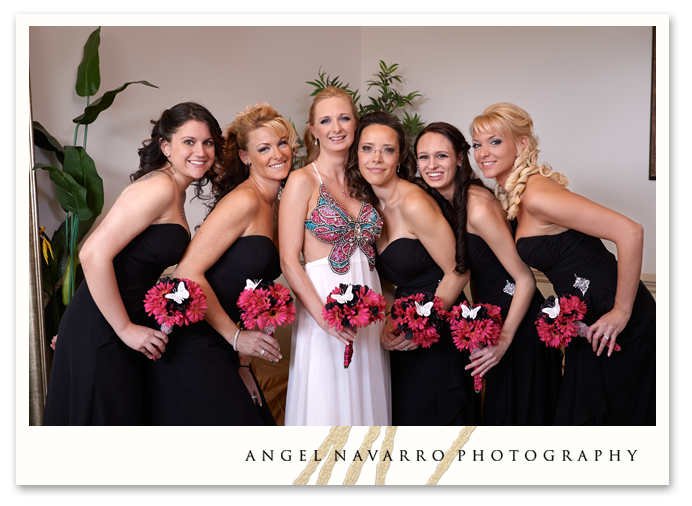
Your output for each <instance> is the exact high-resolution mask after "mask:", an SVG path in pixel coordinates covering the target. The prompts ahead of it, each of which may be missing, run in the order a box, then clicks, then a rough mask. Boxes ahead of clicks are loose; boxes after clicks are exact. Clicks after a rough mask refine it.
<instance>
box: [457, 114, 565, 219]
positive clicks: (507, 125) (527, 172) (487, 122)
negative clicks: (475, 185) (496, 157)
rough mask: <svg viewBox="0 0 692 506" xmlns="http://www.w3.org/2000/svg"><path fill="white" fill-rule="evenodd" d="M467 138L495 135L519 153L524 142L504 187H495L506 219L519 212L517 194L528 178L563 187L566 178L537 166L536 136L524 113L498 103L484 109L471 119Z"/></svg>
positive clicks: (529, 120)
mask: <svg viewBox="0 0 692 506" xmlns="http://www.w3.org/2000/svg"><path fill="white" fill-rule="evenodd" d="M470 131H471V135H475V133H476V132H495V133H497V134H499V135H501V136H503V137H508V138H511V139H512V140H513V141H514V144H515V145H516V146H517V149H519V150H521V139H523V138H526V139H527V141H528V142H527V144H526V147H525V148H524V149H523V150H521V153H520V154H519V157H518V158H517V159H516V160H515V162H514V167H513V168H512V172H511V174H510V175H509V177H508V178H507V181H506V182H505V187H504V188H503V187H501V186H500V185H497V186H496V187H495V196H496V197H497V198H498V199H499V200H500V202H501V203H502V207H503V209H504V210H505V211H506V212H507V217H508V218H509V219H513V218H515V217H516V216H517V213H518V212H519V204H520V203H521V194H522V193H524V189H526V182H527V181H528V179H529V176H531V175H533V174H536V173H539V174H541V175H542V176H545V177H549V178H551V179H553V180H554V181H555V182H556V183H558V184H560V185H562V186H567V184H568V183H569V182H568V181H567V178H566V177H565V176H564V175H562V174H560V173H559V172H553V169H552V168H551V167H550V165H548V164H543V165H540V166H539V165H538V153H540V150H539V149H538V136H537V135H536V134H535V133H534V131H533V119H531V116H530V115H529V113H528V112H526V111H525V110H524V109H522V108H521V107H519V106H516V105H514V104H510V103H508V102H500V103H497V104H493V105H491V106H490V107H488V108H487V109H486V110H485V111H483V114H481V115H480V116H476V117H475V118H474V119H473V122H472V123H471V127H470Z"/></svg>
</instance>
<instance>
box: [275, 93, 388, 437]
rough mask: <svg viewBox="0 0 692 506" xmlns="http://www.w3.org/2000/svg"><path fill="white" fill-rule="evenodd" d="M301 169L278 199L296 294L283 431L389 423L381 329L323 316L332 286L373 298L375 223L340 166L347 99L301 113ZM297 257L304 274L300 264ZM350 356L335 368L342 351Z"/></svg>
mask: <svg viewBox="0 0 692 506" xmlns="http://www.w3.org/2000/svg"><path fill="white" fill-rule="evenodd" d="M308 120H309V121H308V123H309V124H308V127H307V128H306V131H305V144H306V146H308V154H307V166H306V167H303V168H302V169H298V170H296V171H295V172H293V173H291V175H290V177H289V178H288V182H287V183H286V187H285V188H284V191H283V194H282V196H281V210H280V213H279V244H280V252H281V269H282V271H283V274H284V276H285V277H286V280H287V281H288V283H289V285H290V286H291V288H292V289H293V292H294V293H295V295H296V298H297V299H298V300H297V303H296V306H297V309H298V311H297V314H296V320H295V322H294V323H293V334H292V340H291V359H290V368H289V376H288V394H287V398H286V419H285V420H286V421H285V424H286V425H331V426H335V425H390V423H391V396H390V375H389V355H388V352H387V351H386V350H385V349H384V348H382V346H381V345H380V335H381V333H382V327H383V323H382V322H378V323H373V324H371V325H370V326H368V327H365V328H363V329H359V330H358V332H357V333H356V332H354V331H353V330H351V329H345V330H342V331H336V330H334V329H332V328H330V327H329V325H328V324H327V322H326V321H325V320H324V318H322V308H323V307H324V304H325V302H326V299H327V295H328V294H329V293H330V292H331V291H332V290H333V289H334V288H335V287H337V286H338V285H339V284H340V283H344V284H347V283H351V284H360V285H367V286H369V287H370V288H372V289H373V290H374V291H376V292H377V293H382V288H381V286H380V280H379V277H378V275H377V271H376V270H375V257H374V255H375V253H374V249H373V247H372V243H374V242H375V239H377V237H378V236H379V234H380V231H381V229H382V220H381V218H380V216H379V215H378V214H377V211H375V209H374V208H373V207H372V206H370V205H369V204H367V203H364V202H361V201H360V200H356V199H354V198H352V197H350V196H349V191H348V190H349V189H348V187H347V184H346V174H345V167H346V160H347V158H348V150H349V148H350V146H351V144H352V143H353V138H354V132H355V129H356V127H357V124H358V115H357V112H356V108H355V106H354V104H353V100H352V99H351V97H350V95H348V93H346V92H344V91H343V90H340V89H338V88H333V87H329V88H326V89H325V90H323V91H322V92H320V93H319V94H317V96H315V99H314V101H313V103H312V106H311V107H310V113H309V118H308ZM301 252H302V254H303V257H304V259H305V269H303V267H302V266H301V265H300V255H301ZM350 341H354V343H353V359H352V361H351V365H350V366H349V367H348V369H344V366H343V362H344V349H345V347H346V345H347V344H348V343H349V342H350Z"/></svg>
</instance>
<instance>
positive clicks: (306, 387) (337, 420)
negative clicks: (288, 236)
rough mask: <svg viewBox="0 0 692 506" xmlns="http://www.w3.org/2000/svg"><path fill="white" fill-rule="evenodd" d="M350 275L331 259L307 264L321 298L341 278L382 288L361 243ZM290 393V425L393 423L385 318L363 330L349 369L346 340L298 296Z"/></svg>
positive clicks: (378, 289) (353, 259)
mask: <svg viewBox="0 0 692 506" xmlns="http://www.w3.org/2000/svg"><path fill="white" fill-rule="evenodd" d="M350 264H351V267H350V269H349V271H348V272H347V273H346V274H343V275H339V274H336V273H334V272H333V271H332V270H331V268H330V267H329V262H328V260H327V258H323V259H320V260H316V261H314V262H309V263H306V264H305V272H306V273H307V275H308V277H309V278H310V279H311V280H312V283H313V285H314V286H315V289H316V290H317V294H318V295H319V297H320V299H321V300H323V301H325V302H326V300H327V295H328V294H329V293H330V292H331V291H332V290H333V289H334V288H335V287H336V286H338V285H339V283H352V284H359V285H367V286H369V287H370V288H372V289H373V290H374V291H376V292H377V293H382V288H381V286H380V279H379V277H378V275H377V271H376V270H372V271H371V270H370V269H369V267H368V260H367V257H366V256H365V255H364V254H363V252H362V251H361V250H360V248H357V249H356V251H355V252H354V253H353V255H352V256H351V259H350ZM296 308H297V312H296V319H295V322H294V323H293V335H292V340H291V361H290V368H289V375H288V394H287V398H286V421H285V424H286V425H330V426H336V425H349V426H350V425H390V423H391V395H390V375H389V352H388V351H387V350H385V349H384V348H382V346H381V345H380V335H381V333H382V327H383V325H384V322H377V323H373V324H371V325H369V326H367V327H365V328H362V329H359V330H358V334H357V336H356V340H355V342H354V345H353V359H352V360H351V365H350V366H349V367H348V369H344V365H343V364H344V349H345V345H344V344H343V343H341V342H340V341H338V340H337V339H336V338H334V337H332V336H330V335H329V334H327V333H326V332H324V331H323V330H322V329H321V328H320V327H319V326H318V325H317V324H316V323H315V320H314V319H313V318H312V316H310V314H309V313H308V312H307V311H306V310H305V308H304V307H303V306H302V304H300V302H299V301H296Z"/></svg>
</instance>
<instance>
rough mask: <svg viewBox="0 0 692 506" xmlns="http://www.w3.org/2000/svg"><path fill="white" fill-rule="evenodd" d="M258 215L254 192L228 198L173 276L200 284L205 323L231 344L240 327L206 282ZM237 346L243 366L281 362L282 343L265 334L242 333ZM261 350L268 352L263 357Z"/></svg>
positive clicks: (234, 193)
mask: <svg viewBox="0 0 692 506" xmlns="http://www.w3.org/2000/svg"><path fill="white" fill-rule="evenodd" d="M258 211H259V202H258V200H257V196H256V195H255V194H254V193H253V192H252V191H251V190H249V189H247V188H244V187H238V188H236V189H235V190H233V191H232V192H231V193H229V194H228V195H226V196H225V197H224V198H223V199H222V200H221V201H220V202H219V203H218V204H217V206H216V207H215V208H214V210H213V211H212V212H211V213H210V214H209V216H207V218H206V219H205V220H204V223H202V226H200V228H199V230H198V231H197V233H196V234H195V237H194V238H193V239H192V241H191V242H190V245H189V246H188V248H187V250H186V251H185V254H184V255H183V258H182V260H181V261H180V263H179V264H178V266H177V267H176V269H175V271H174V272H173V277H177V278H187V279H190V280H192V281H195V282H196V283H199V285H200V287H201V288H202V290H203V291H204V294H205V296H206V298H207V312H206V313H205V315H204V319H205V320H206V321H208V322H209V324H210V325H211V326H212V327H214V329H215V330H216V331H217V332H218V333H219V334H221V335H222V336H223V337H224V339H226V341H228V342H229V343H231V344H233V341H234V339H235V334H236V332H237V331H238V326H237V325H236V324H235V322H233V320H231V318H230V317H229V316H228V314H227V313H226V311H224V309H223V307H222V306H221V303H220V302H219V299H218V298H217V296H216V294H215V293H214V291H213V290H212V288H211V285H210V284H209V281H208V280H207V278H206V272H207V270H209V269H210V268H211V267H212V266H213V265H214V264H215V263H216V262H217V261H218V260H219V258H221V255H223V254H224V253H225V252H226V251H227V250H228V248H230V247H231V245H232V244H233V243H234V242H235V241H236V240H237V239H238V237H240V236H241V235H243V233H245V231H246V230H247V229H248V227H250V226H251V224H252V222H253V219H255V218H256V216H257V213H258ZM235 344H236V347H237V349H238V351H239V354H240V356H241V364H242V365H249V362H250V361H249V359H248V358H247V355H252V356H255V357H259V358H262V359H265V360H269V361H276V360H279V359H280V358H281V353H280V352H279V343H278V342H277V341H276V339H274V338H273V337H270V336H268V335H266V334H264V333H263V332H259V331H254V330H243V331H242V332H240V333H239V334H238V339H237V341H236V343H235ZM262 350H265V352H264V354H262Z"/></svg>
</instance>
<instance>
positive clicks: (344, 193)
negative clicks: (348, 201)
mask: <svg viewBox="0 0 692 506" xmlns="http://www.w3.org/2000/svg"><path fill="white" fill-rule="evenodd" d="M315 161H316V162H317V165H319V166H320V169H322V172H324V167H322V164H321V163H320V161H319V160H315ZM397 182H398V181H397ZM341 195H343V196H344V198H348V195H346V190H345V189H344V187H343V186H342V187H341Z"/></svg>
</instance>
